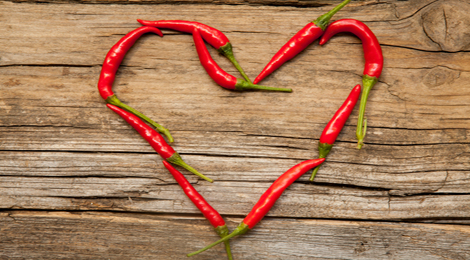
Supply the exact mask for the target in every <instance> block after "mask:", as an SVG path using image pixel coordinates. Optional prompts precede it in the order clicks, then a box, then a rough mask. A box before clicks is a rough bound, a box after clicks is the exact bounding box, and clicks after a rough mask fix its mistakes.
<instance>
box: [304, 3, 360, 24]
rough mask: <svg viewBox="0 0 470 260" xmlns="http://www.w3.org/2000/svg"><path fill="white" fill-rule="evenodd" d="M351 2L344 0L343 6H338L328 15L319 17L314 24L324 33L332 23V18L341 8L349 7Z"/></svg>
mask: <svg viewBox="0 0 470 260" xmlns="http://www.w3.org/2000/svg"><path fill="white" fill-rule="evenodd" d="M349 2H351V0H344V1H343V2H342V3H341V4H339V5H337V6H336V7H335V8H333V9H331V11H329V12H328V13H326V14H324V15H322V16H320V17H318V18H317V19H316V20H315V21H313V23H314V24H315V25H316V26H318V27H320V29H322V31H324V30H325V29H326V26H328V23H329V22H330V19H331V17H333V15H335V14H336V13H337V12H338V11H339V10H341V8H343V7H344V6H345V5H347V4H348V3H349Z"/></svg>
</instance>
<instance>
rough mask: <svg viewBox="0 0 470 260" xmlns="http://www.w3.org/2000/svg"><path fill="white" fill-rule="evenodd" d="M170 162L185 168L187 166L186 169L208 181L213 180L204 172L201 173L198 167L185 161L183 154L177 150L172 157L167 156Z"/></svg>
mask: <svg viewBox="0 0 470 260" xmlns="http://www.w3.org/2000/svg"><path fill="white" fill-rule="evenodd" d="M166 160H167V161H168V162H170V163H172V164H176V165H179V166H181V167H183V168H185V169H186V170H188V171H190V172H192V173H194V174H196V175H197V176H199V177H200V178H202V179H204V180H206V181H208V182H213V180H212V179H210V178H208V177H206V176H204V175H203V174H202V173H199V172H198V171H196V169H194V168H193V167H191V166H189V165H188V164H187V163H185V162H184V161H183V159H182V158H181V156H180V155H179V154H178V153H177V152H175V153H174V154H173V155H172V156H171V157H170V158H167V159H166Z"/></svg>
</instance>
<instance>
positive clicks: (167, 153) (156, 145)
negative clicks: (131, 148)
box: [106, 104, 213, 182]
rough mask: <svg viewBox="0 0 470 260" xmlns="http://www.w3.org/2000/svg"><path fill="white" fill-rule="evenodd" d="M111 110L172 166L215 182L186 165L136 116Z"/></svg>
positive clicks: (112, 108)
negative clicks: (174, 165) (177, 166)
mask: <svg viewBox="0 0 470 260" xmlns="http://www.w3.org/2000/svg"><path fill="white" fill-rule="evenodd" d="M106 106H108V107H109V108H110V109H111V110H113V111H114V112H116V114H118V115H120V116H121V117H122V118H124V120H126V122H127V123H129V124H130V125H131V126H132V127H133V128H134V129H135V130H137V132H139V134H140V135H141V136H142V137H143V138H144V139H145V140H146V141H147V142H148V143H149V144H150V145H151V146H152V147H153V149H154V150H155V151H156V152H157V153H158V154H159V155H160V156H161V157H162V158H163V159H165V160H167V161H168V162H170V163H172V164H176V165H179V166H181V167H183V168H185V169H186V170H188V171H190V172H192V173H194V174H196V175H197V176H199V177H201V178H203V179H204V180H206V181H209V182H213V180H211V179H209V178H207V177H206V176H204V175H202V174H201V173H199V172H198V171H196V170H195V169H194V168H193V167H191V166H189V165H188V164H186V163H185V162H184V161H183V159H182V158H181V156H180V155H179V154H178V153H177V152H175V150H173V148H172V147H171V146H170V145H168V144H167V142H165V139H164V138H163V137H162V136H161V135H160V134H159V133H158V132H157V131H155V130H154V129H153V128H151V127H150V126H148V125H147V124H145V123H144V122H143V121H142V120H140V119H139V118H138V117H137V116H135V115H134V114H132V113H130V112H127V111H125V110H123V109H121V108H119V107H117V106H114V105H111V104H106Z"/></svg>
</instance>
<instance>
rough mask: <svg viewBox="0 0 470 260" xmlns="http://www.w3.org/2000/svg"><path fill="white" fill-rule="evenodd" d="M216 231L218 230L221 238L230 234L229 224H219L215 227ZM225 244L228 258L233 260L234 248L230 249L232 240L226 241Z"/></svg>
mask: <svg viewBox="0 0 470 260" xmlns="http://www.w3.org/2000/svg"><path fill="white" fill-rule="evenodd" d="M215 231H216V232H217V234H219V236H220V237H221V238H224V237H226V236H228V234H229V232H228V228H227V225H223V226H218V227H216V228H215ZM224 244H225V252H227V258H228V260H233V257H232V250H231V249H230V241H228V240H227V241H224Z"/></svg>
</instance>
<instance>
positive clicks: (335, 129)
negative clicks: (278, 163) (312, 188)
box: [310, 84, 361, 181]
mask: <svg viewBox="0 0 470 260" xmlns="http://www.w3.org/2000/svg"><path fill="white" fill-rule="evenodd" d="M360 94H361V85H359V84H358V85H356V86H355V87H354V88H353V89H352V91H351V93H350V94H349V96H348V98H346V101H344V103H343V105H341V107H340V108H339V109H338V111H336V113H335V115H334V116H333V118H331V120H330V122H328V124H327V125H326V127H325V129H323V132H322V133H321V136H320V141H319V142H318V152H319V156H318V157H319V158H325V157H326V156H327V155H328V153H330V151H331V148H332V147H333V144H334V143H335V141H336V138H337V137H338V135H339V133H340V132H341V129H343V126H344V124H345V123H346V120H348V118H349V115H351V112H352V111H353V109H354V107H355V106H356V103H357V99H358V98H359V95H360ZM318 169H320V166H317V167H315V169H314V170H313V172H312V176H311V177H310V181H313V179H314V178H315V175H316V174H317V172H318Z"/></svg>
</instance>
